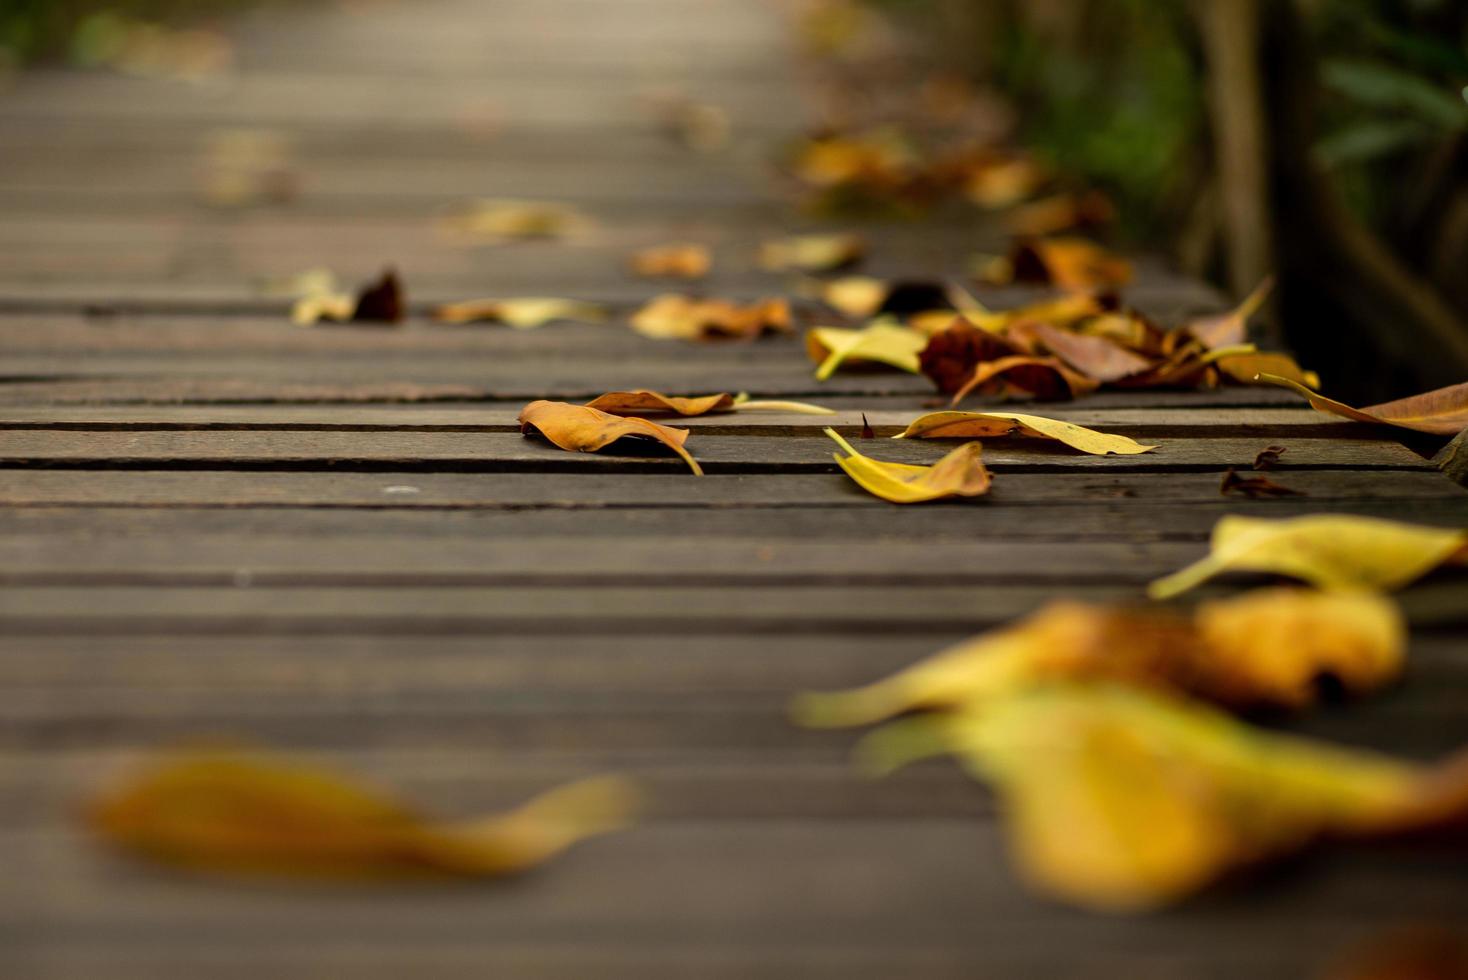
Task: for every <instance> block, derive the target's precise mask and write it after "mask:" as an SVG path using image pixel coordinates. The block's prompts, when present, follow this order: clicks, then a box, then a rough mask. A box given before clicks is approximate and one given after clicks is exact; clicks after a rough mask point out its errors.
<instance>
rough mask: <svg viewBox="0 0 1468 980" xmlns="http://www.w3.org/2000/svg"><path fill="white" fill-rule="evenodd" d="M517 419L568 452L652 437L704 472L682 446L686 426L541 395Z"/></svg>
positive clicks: (524, 429)
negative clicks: (613, 413)
mask: <svg viewBox="0 0 1468 980" xmlns="http://www.w3.org/2000/svg"><path fill="white" fill-rule="evenodd" d="M519 422H520V431H521V432H529V431H530V430H531V429H534V430H536V431H538V432H539V433H540V434H541V435H542V436H544V437H545V438H546V439H548V440H550V441H551V442H552V443H554V444H555V445H557V446H559V447H560V448H562V449H565V450H567V451H569V452H579V453H591V452H596V451H597V450H598V449H601V448H603V447H604V446H609V445H611V444H612V443H614V442H616V441H617V440H618V439H622V438H626V437H628V436H631V437H635V438H643V439H655V440H657V441H658V442H661V443H662V444H663V445H665V446H667V447H668V448H669V449H671V450H673V452H675V453H677V454H678V455H679V456H680V457H682V459H683V461H684V462H685V463H687V464H688V468H689V469H691V470H693V472H694V474H695V475H697V476H703V469H702V468H701V467H700V466H699V465H698V462H697V460H695V459H694V458H693V457H692V456H691V455H689V453H688V450H686V449H684V448H683V444H684V443H685V442H687V440H688V430H687V429H674V428H671V427H669V426H666V425H658V424H657V423H656V422H649V421H648V420H647V419H639V418H624V417H622V416H618V415H611V414H609V413H607V412H603V411H600V410H599V409H595V408H589V407H588V406H586V405H571V404H569V403H567V402H552V401H546V400H544V399H541V400H539V401H533V402H531V403H530V404H528V405H526V406H525V407H524V408H523V409H522V410H521V411H520V418H519Z"/></svg>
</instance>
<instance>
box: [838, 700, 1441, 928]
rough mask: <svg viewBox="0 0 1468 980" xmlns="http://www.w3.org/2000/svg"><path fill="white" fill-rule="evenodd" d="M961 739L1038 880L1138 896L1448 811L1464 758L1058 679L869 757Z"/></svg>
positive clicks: (884, 767)
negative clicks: (1282, 727) (1392, 753)
mask: <svg viewBox="0 0 1468 980" xmlns="http://www.w3.org/2000/svg"><path fill="white" fill-rule="evenodd" d="M945 752H946V753H953V754H955V755H957V756H958V757H959V758H960V760H961V761H962V762H963V763H964V765H965V766H966V767H967V768H968V769H969V770H970V771H971V772H972V773H973V774H974V775H975V776H976V777H977V778H980V779H983V780H986V781H988V782H990V783H992V784H993V785H994V787H995V789H996V791H997V792H998V794H999V796H1000V799H1001V804H1002V805H1001V813H1003V814H1004V818H1005V824H1006V829H1007V831H1008V834H1009V838H1010V843H1011V850H1012V853H1013V855H1014V858H1015V860H1016V861H1017V863H1018V864H1019V866H1020V868H1021V870H1022V871H1023V872H1024V874H1025V875H1026V877H1027V878H1028V879H1029V880H1030V881H1031V883H1032V884H1033V885H1035V886H1036V887H1038V888H1040V889H1041V890H1043V891H1045V892H1048V893H1050V894H1052V895H1055V896H1057V897H1059V898H1063V899H1065V900H1067V901H1070V902H1074V903H1076V904H1078V905H1082V906H1085V907H1089V908H1094V909H1098V910H1104V911H1116V912H1121V911H1141V910H1145V909H1150V908H1155V907H1157V906H1161V905H1164V904H1167V903H1169V902H1173V901H1177V900H1179V899H1181V898H1184V897H1186V896H1187V895H1189V894H1192V893H1194V892H1196V891H1198V890H1200V889H1202V888H1203V887H1205V886H1206V885H1208V884H1210V883H1211V882H1213V881H1215V880H1217V879H1218V878H1219V877H1220V876H1222V875H1223V874H1224V873H1226V872H1228V871H1230V870H1232V869H1235V868H1240V867H1243V866H1247V865H1252V864H1255V863H1257V862H1260V861H1263V860H1265V859H1268V858H1271V857H1277V856H1280V855H1283V854H1287V853H1289V852H1291V851H1294V850H1298V849H1300V848H1302V847H1304V846H1306V845H1308V844H1310V843H1312V842H1313V841H1315V840H1317V839H1319V838H1322V837H1337V838H1352V837H1363V836H1372V835H1382V834H1390V833H1398V832H1401V831H1402V830H1404V829H1407V828H1414V827H1417V826H1421V825H1425V824H1431V823H1433V822H1434V821H1436V820H1441V819H1443V817H1442V814H1441V812H1440V810H1441V808H1442V804H1441V800H1442V798H1443V796H1444V795H1445V794H1450V793H1451V792H1453V791H1454V790H1456V791H1458V792H1461V786H1458V785H1454V787H1453V790H1445V789H1444V787H1443V783H1444V781H1445V780H1446V781H1450V782H1452V783H1454V784H1459V783H1461V782H1462V781H1463V780H1462V775H1461V772H1460V770H1461V769H1462V768H1463V767H1462V766H1461V765H1456V764H1454V763H1453V761H1452V760H1449V764H1448V765H1446V766H1443V767H1437V768H1434V767H1426V766H1419V765H1415V764H1412V763H1408V762H1403V761H1398V760H1394V759H1391V758H1388V757H1385V756H1380V755H1377V754H1375V753H1371V752H1366V751H1361V750H1345V749H1337V748H1335V747H1332V746H1328V745H1324V744H1321V743H1317V742H1312V741H1308V740H1306V739H1302V738H1294V737H1290V736H1286V735H1279V734H1274V733H1272V732H1266V731H1263V730H1260V729H1255V728H1251V727H1250V726H1248V725H1246V724H1244V723H1242V722H1238V721H1235V720H1234V719H1232V718H1229V717H1228V716H1227V715H1224V714H1220V713H1218V712H1216V711H1214V710H1212V709H1210V708H1208V707H1206V706H1204V705H1201V704H1198V703H1196V702H1191V703H1190V702H1180V701H1175V700H1171V699H1168V698H1166V697H1162V696H1159V695H1157V694H1154V693H1149V692H1147V691H1143V690H1137V689H1127V688H1118V687H1106V686H1080V685H1056V686H1051V687H1045V688H1040V689H1036V690H1033V691H1030V692H1027V693H1024V694H1021V695H1016V696H1014V697H1010V698H1004V699H1000V700H998V701H996V702H992V703H988V704H986V705H985V706H984V708H983V710H974V711H966V712H963V713H961V714H957V715H948V716H943V715H940V716H932V717H926V718H921V719H913V720H908V721H905V722H896V723H894V724H892V725H889V726H888V727H887V728H885V729H881V730H879V731H878V732H876V733H874V734H873V735H872V736H869V737H868V739H867V740H865V741H864V743H863V745H862V747H861V756H860V757H861V758H862V759H863V761H864V763H865V765H866V766H867V768H868V769H870V770H871V771H873V772H879V773H881V772H887V771H890V770H892V769H894V768H896V767H898V766H900V765H902V764H904V763H906V762H908V761H911V760H912V759H915V758H921V757H923V756H926V755H932V754H938V753H945Z"/></svg>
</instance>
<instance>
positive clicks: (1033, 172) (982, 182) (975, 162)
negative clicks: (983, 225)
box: [942, 152, 1046, 209]
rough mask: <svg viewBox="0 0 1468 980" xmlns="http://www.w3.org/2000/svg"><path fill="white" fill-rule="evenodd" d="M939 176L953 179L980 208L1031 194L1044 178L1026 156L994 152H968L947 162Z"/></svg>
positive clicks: (1007, 203) (1012, 202)
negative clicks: (965, 156)
mask: <svg viewBox="0 0 1468 980" xmlns="http://www.w3.org/2000/svg"><path fill="white" fill-rule="evenodd" d="M942 170H943V171H945V173H943V174H942V176H943V177H945V178H947V179H949V180H952V181H954V182H955V183H956V184H957V185H958V186H959V189H960V190H961V191H962V193H963V196H964V197H966V198H968V200H970V201H972V202H973V203H974V204H977V205H979V206H980V207H984V208H995V209H997V208H1006V207H1010V206H1012V205H1015V204H1018V203H1019V202H1021V201H1023V200H1024V199H1025V198H1027V197H1029V196H1031V195H1032V194H1034V193H1035V191H1036V190H1038V189H1039V188H1040V185H1041V184H1043V183H1044V182H1045V177H1046V174H1045V170H1044V168H1042V167H1041V166H1040V165H1039V164H1038V163H1036V162H1035V161H1034V160H1033V159H1031V158H1030V157H1025V156H1012V155H1008V156H1006V155H1004V154H998V153H994V152H987V153H983V152H981V153H978V154H970V155H969V156H968V157H967V159H964V160H960V161H958V162H956V163H955V162H950V163H948V164H946V165H945V166H944V167H943V168H942Z"/></svg>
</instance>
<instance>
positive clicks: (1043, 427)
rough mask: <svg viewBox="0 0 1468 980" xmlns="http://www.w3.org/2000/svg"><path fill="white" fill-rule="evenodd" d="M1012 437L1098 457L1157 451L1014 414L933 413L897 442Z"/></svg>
mask: <svg viewBox="0 0 1468 980" xmlns="http://www.w3.org/2000/svg"><path fill="white" fill-rule="evenodd" d="M1010 435H1019V436H1030V437H1032V438H1035V439H1054V440H1056V441H1057V442H1063V443H1065V444H1066V445H1067V446H1070V447H1071V448H1072V449H1079V450H1080V451H1081V452H1083V453H1092V454H1093V455H1096V456H1105V455H1107V454H1108V453H1116V454H1117V455H1121V456H1135V455H1137V454H1139V453H1146V452H1151V451H1152V450H1154V449H1156V448H1157V447H1156V446H1144V445H1142V444H1141V443H1139V442H1137V441H1136V440H1134V439H1128V438H1127V437H1126V436H1118V435H1112V434H1110V433H1107V432H1097V431H1096V430H1095V429H1087V428H1083V427H1082V426H1079V425H1076V424H1075V423H1073V422H1063V421H1061V420H1060V419H1047V418H1042V417H1041V416H1039V415H1020V414H1019V413H1014V412H930V413H929V414H927V415H923V416H921V417H919V418H917V419H914V420H913V422H912V423H911V424H910V425H908V427H907V429H906V431H904V432H902V433H901V434H900V435H897V436H895V437H894V438H897V439H990V438H994V437H997V436H1010Z"/></svg>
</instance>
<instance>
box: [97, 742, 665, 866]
mask: <svg viewBox="0 0 1468 980" xmlns="http://www.w3.org/2000/svg"><path fill="white" fill-rule="evenodd" d="M635 805H636V794H635V792H634V790H633V789H632V787H631V786H630V784H628V783H627V782H626V781H624V780H621V779H618V778H615V777H603V778H599V779H590V780H586V781H583V782H579V783H572V784H570V785H567V786H563V787H561V788H559V789H554V790H551V791H550V792H548V793H545V794H544V795H542V796H539V797H536V798H535V799H533V800H531V801H530V802H528V803H526V804H525V805H523V806H522V807H520V808H519V809H516V810H512V811H510V812H508V813H505V814H502V815H499V816H494V817H490V818H481V819H478V820H473V821H469V822H463V823H446V822H440V821H434V820H430V819H428V818H426V817H424V816H422V815H421V814H419V813H417V812H416V811H414V810H412V809H410V808H408V807H407V806H404V805H403V804H400V803H399V802H397V801H396V800H394V799H392V798H390V797H387V796H384V795H381V794H379V793H378V792H376V791H375V790H372V789H369V788H365V787H363V786H361V785H359V784H357V783H356V782H353V781H350V780H347V779H344V778H342V777H339V776H337V775H336V774H335V773H332V772H330V771H327V770H323V769H317V768H314V767H309V766H305V765H302V764H300V763H296V762H292V761H290V760H285V759H277V758H272V757H270V756H265V755H258V754H243V753H209V754H190V755H185V756H181V757H179V758H177V759H174V760H171V761H169V762H167V763H165V764H163V765H161V766H159V767H157V768H155V769H153V770H152V771H151V772H147V773H145V774H143V775H142V776H140V777H137V778H136V779H135V780H133V781H132V782H130V783H128V784H126V785H124V786H122V787H121V788H119V789H117V790H115V791H113V792H112V793H109V794H108V795H106V796H104V797H103V798H101V799H100V800H98V801H97V802H96V803H95V804H93V806H92V807H91V809H90V812H89V815H88V816H89V822H90V825H91V827H92V829H93V830H94V831H95V832H96V833H97V834H98V835H99V836H101V837H102V838H103V839H105V840H106V841H107V842H108V843H110V844H112V845H115V846H117V847H120V848H123V849H125V850H127V851H130V852H132V853H134V854H137V855H139V856H141V857H145V858H149V859H151V860H155V861H160V862H163V863H166V864H170V865H174V866H178V867H184V868H188V869H190V870H195V871H207V872H216V873H228V874H243V875H266V874H269V875H289V876H296V877H337V878H343V877H344V878H354V879H369V880H370V879H392V878H402V877H422V876H459V877H464V876H469V877H486V876H498V875H507V874H515V873H518V872H521V871H525V870H527V869H529V868H531V867H533V866H535V865H537V864H540V863H542V862H543V861H546V860H548V859H549V858H552V857H554V856H555V855H557V854H559V853H560V852H561V851H564V850H565V849H566V848H568V847H570V846H571V845H572V844H574V843H576V842H577V841H579V840H582V839H583V838H586V837H591V836H595V835H598V834H603V833H606V832H608V831H612V830H616V829H618V828H620V827H623V826H625V825H626V824H627V823H628V821H629V819H630V817H631V814H632V811H633V809H634V808H635Z"/></svg>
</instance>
